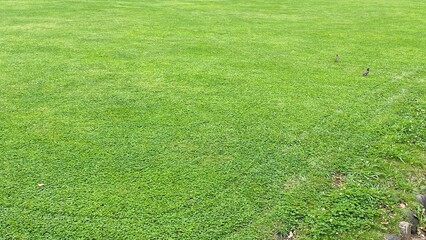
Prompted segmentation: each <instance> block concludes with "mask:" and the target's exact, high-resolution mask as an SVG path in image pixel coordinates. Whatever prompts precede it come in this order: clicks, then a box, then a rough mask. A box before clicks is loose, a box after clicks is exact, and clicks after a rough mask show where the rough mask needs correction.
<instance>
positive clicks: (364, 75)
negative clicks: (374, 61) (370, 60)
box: [362, 68, 370, 77]
mask: <svg viewBox="0 0 426 240" xmlns="http://www.w3.org/2000/svg"><path fill="white" fill-rule="evenodd" d="M369 72H370V68H367V70H365V71H364V72H363V73H362V76H363V77H366V76H367V75H368V73H369Z"/></svg>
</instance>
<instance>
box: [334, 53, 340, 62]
mask: <svg viewBox="0 0 426 240" xmlns="http://www.w3.org/2000/svg"><path fill="white" fill-rule="evenodd" d="M334 61H335V62H338V61H340V57H339V54H336V58H335V59H334Z"/></svg>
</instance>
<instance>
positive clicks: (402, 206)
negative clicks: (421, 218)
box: [399, 202, 408, 208]
mask: <svg viewBox="0 0 426 240" xmlns="http://www.w3.org/2000/svg"><path fill="white" fill-rule="evenodd" d="M407 206H408V204H407V203H405V202H400V203H399V207H400V208H406V207H407Z"/></svg>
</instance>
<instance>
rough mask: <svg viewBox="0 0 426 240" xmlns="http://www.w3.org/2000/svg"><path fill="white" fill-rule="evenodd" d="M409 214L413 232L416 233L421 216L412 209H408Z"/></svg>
mask: <svg viewBox="0 0 426 240" xmlns="http://www.w3.org/2000/svg"><path fill="white" fill-rule="evenodd" d="M407 216H408V218H409V219H410V223H411V233H412V234H416V233H417V226H418V225H419V218H418V217H417V216H416V215H414V213H413V212H412V211H408V212H407Z"/></svg>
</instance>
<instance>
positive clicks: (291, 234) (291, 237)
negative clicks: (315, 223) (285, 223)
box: [287, 231, 294, 240]
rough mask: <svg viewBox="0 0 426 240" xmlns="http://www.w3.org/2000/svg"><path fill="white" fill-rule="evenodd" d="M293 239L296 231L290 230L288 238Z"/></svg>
mask: <svg viewBox="0 0 426 240" xmlns="http://www.w3.org/2000/svg"><path fill="white" fill-rule="evenodd" d="M292 239H294V233H293V231H290V232H289V233H288V236H287V240H292Z"/></svg>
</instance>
